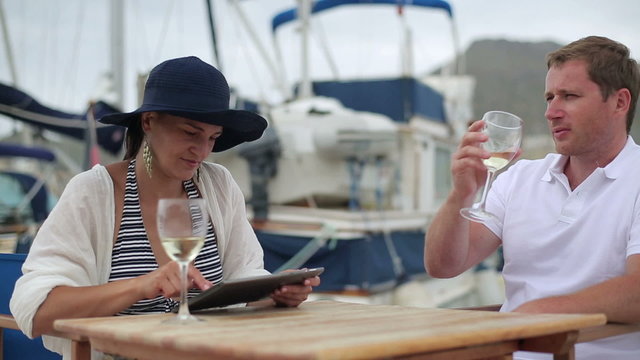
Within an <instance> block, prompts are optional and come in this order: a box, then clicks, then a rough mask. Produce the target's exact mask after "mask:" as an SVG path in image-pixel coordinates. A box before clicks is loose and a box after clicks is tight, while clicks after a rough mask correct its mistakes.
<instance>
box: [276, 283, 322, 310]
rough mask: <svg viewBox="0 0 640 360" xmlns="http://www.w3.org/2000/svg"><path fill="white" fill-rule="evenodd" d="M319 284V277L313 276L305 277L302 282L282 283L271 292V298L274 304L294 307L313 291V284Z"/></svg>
mask: <svg viewBox="0 0 640 360" xmlns="http://www.w3.org/2000/svg"><path fill="white" fill-rule="evenodd" d="M318 285H320V277H319V276H314V277H311V278H308V279H305V280H304V282H303V283H302V284H293V285H284V286H282V287H280V288H279V289H277V290H276V291H274V292H273V293H272V294H271V299H272V300H273V301H274V302H275V303H276V306H288V307H296V306H298V305H300V304H301V303H302V302H303V301H305V300H307V297H308V296H309V294H310V293H311V291H313V287H314V286H318Z"/></svg>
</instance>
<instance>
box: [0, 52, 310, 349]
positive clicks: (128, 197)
mask: <svg viewBox="0 0 640 360" xmlns="http://www.w3.org/2000/svg"><path fill="white" fill-rule="evenodd" d="M100 121H101V122H103V123H106V124H116V125H121V126H126V127H127V128H128V130H127V138H126V154H125V159H124V161H122V162H119V163H115V164H111V165H108V166H106V167H103V166H96V167H94V168H93V169H91V170H89V171H86V172H84V173H82V174H79V175H77V176H76V177H74V178H73V179H72V180H71V181H70V182H69V184H68V185H67V187H66V188H65V191H64V193H63V194H62V196H61V198H60V200H59V202H58V204H57V205H56V208H55V209H54V210H53V211H52V213H51V214H50V216H49V217H48V219H47V220H46V221H45V223H44V224H43V225H42V227H41V229H40V231H39V233H38V235H37V237H36V239H35V241H34V243H33V246H32V248H31V250H30V253H29V256H28V257H27V260H26V261H25V264H24V267H23V273H24V274H23V276H22V277H21V278H20V279H19V280H18V281H17V283H16V287H15V291H14V294H13V297H12V299H11V304H10V306H11V312H12V313H13V314H14V316H15V318H16V321H17V323H18V324H19V326H20V328H21V329H22V331H23V332H24V333H25V334H27V335H28V336H30V337H36V336H39V335H42V334H46V333H51V331H52V330H53V321H54V320H55V319H60V318H77V317H93V316H109V315H114V314H140V313H156V312H168V311H170V309H171V308H173V306H174V305H175V304H176V302H175V301H174V300H172V299H170V298H171V297H175V296H177V295H179V293H180V286H179V284H180V277H179V268H178V266H177V264H176V263H175V262H171V261H170V260H169V258H168V257H167V255H166V254H165V252H164V250H163V248H162V245H161V244H160V239H159V237H158V232H157V229H156V205H157V203H158V199H160V198H187V197H203V198H205V199H206V200H207V203H208V207H209V209H208V210H209V214H210V217H211V219H210V220H211V222H210V224H209V231H208V234H207V237H206V240H205V245H204V247H203V249H202V251H201V252H200V254H199V255H198V257H197V258H196V260H195V261H194V263H193V264H192V265H191V266H190V269H189V279H190V281H191V284H192V287H193V288H196V289H199V290H205V289H207V288H209V287H210V286H211V285H212V284H214V283H217V282H219V281H221V280H222V279H232V278H240V277H246V276H254V275H261V274H268V272H267V271H266V270H264V268H263V260H262V258H263V253H262V249H261V247H260V245H259V243H258V241H257V239H256V236H255V234H254V232H253V230H252V228H251V226H250V224H249V222H248V221H247V215H246V211H245V205H244V197H243V195H242V193H241V192H240V189H239V187H238V185H237V184H236V183H235V181H234V180H233V179H232V177H231V175H230V174H229V172H228V171H227V170H226V169H225V168H224V167H222V166H220V165H217V164H212V163H208V162H205V159H206V157H207V156H208V155H209V154H210V153H211V151H214V152H218V151H223V150H226V149H229V148H231V147H233V146H235V145H238V144H240V143H242V142H246V141H252V140H256V139H258V138H259V137H260V136H261V135H262V133H263V131H264V129H265V128H266V126H267V122H266V121H265V120H264V119H263V118H262V117H260V116H259V115H256V114H254V113H251V112H247V111H238V110H230V109H229V87H228V85H227V82H226V80H225V78H224V76H223V75H222V74H221V73H220V72H219V71H218V70H217V69H215V68H214V67H213V66H211V65H209V64H206V63H204V62H202V61H201V60H200V59H198V58H196V57H185V58H178V59H172V60H168V61H165V62H163V63H161V64H160V65H158V66H156V67H155V68H154V69H153V70H152V71H151V73H150V74H149V79H148V80H147V83H146V85H145V93H144V101H143V105H142V106H141V107H140V108H139V109H137V110H135V111H133V112H131V113H117V114H111V115H108V116H105V117H103V118H102V119H100ZM319 283H320V279H319V278H318V277H315V278H312V279H308V280H306V281H305V283H304V284H302V285H289V286H284V287H282V288H281V289H279V290H277V291H275V292H274V293H273V294H272V295H271V298H272V302H273V303H274V304H277V305H281V306H297V305H299V304H300V303H301V302H302V301H304V300H305V299H306V298H307V295H308V294H309V293H310V292H311V289H312V286H317V285H318V284H319ZM44 340H45V345H46V346H47V348H49V349H51V350H53V351H56V352H60V353H63V354H64V355H65V357H66V356H67V355H69V354H70V352H69V351H70V348H69V346H68V344H69V342H68V341H65V340H64V339H59V338H51V337H48V336H45V337H44Z"/></svg>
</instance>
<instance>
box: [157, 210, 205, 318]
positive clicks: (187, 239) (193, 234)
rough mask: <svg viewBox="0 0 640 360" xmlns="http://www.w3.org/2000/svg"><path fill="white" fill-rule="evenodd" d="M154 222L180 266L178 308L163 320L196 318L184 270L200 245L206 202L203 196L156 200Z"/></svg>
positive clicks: (167, 250)
mask: <svg viewBox="0 0 640 360" xmlns="http://www.w3.org/2000/svg"><path fill="white" fill-rule="evenodd" d="M157 221H158V234H159V235H160V241H161V242H162V247H163V248H164V250H165V252H166V253H167V256H169V258H171V260H174V261H176V262H177V263H178V264H179V265H180V281H181V288H180V308H179V310H178V315H177V316H175V317H173V318H171V319H169V320H167V321H166V322H170V323H178V324H188V323H190V322H194V321H199V319H198V318H196V317H195V316H193V315H191V314H190V313H189V304H188V302H187V293H188V288H187V286H188V282H187V270H188V267H189V263H190V262H191V261H193V259H195V258H196V256H197V255H198V253H199V252H200V249H202V246H203V245H204V237H205V236H206V234H207V227H208V221H209V216H208V215H207V207H206V203H205V201H204V199H160V200H159V201H158V214H157Z"/></svg>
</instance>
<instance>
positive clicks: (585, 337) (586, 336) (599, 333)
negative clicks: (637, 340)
mask: <svg viewBox="0 0 640 360" xmlns="http://www.w3.org/2000/svg"><path fill="white" fill-rule="evenodd" d="M637 331H640V324H620V323H607V324H605V325H601V326H594V327H589V328H586V329H582V330H580V333H579V335H578V340H577V341H576V342H578V343H583V342H589V341H593V340H598V339H602V338H606V337H611V336H617V335H622V334H628V333H632V332H637Z"/></svg>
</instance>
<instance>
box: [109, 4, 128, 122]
mask: <svg viewBox="0 0 640 360" xmlns="http://www.w3.org/2000/svg"><path fill="white" fill-rule="evenodd" d="M109 3H110V4H111V24H110V25H111V28H110V29H109V34H111V81H112V83H113V91H114V95H115V98H114V104H113V105H114V106H115V107H116V108H117V109H118V110H120V111H124V32H125V31H124V26H125V24H124V2H123V0H111V1H110V2H109Z"/></svg>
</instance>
